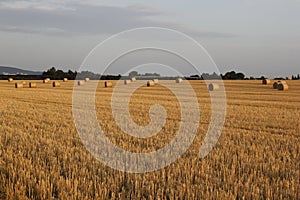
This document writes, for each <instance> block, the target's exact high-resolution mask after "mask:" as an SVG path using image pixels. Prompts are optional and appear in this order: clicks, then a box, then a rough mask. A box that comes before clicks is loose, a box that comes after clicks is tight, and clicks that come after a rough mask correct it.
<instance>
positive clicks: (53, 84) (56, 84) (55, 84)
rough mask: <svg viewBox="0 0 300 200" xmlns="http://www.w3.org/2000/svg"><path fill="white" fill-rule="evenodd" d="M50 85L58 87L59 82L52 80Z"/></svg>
mask: <svg viewBox="0 0 300 200" xmlns="http://www.w3.org/2000/svg"><path fill="white" fill-rule="evenodd" d="M52 86H53V87H60V83H59V82H57V81H54V82H53V83H52Z"/></svg>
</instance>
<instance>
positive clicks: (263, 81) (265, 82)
mask: <svg viewBox="0 0 300 200" xmlns="http://www.w3.org/2000/svg"><path fill="white" fill-rule="evenodd" d="M262 84H263V85H269V84H271V80H270V79H263V80H262Z"/></svg>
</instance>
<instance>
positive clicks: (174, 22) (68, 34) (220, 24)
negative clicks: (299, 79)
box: [0, 0, 300, 77]
mask: <svg viewBox="0 0 300 200" xmlns="http://www.w3.org/2000/svg"><path fill="white" fill-rule="evenodd" d="M299 19H300V0H226V1H224V0H212V1H202V0H193V1H192V0H186V1H183V0H152V1H146V0H132V1H128V0H110V1H102V0H85V1H79V0H74V1H72V0H42V1H34V0H31V1H26V0H23V1H18V0H7V1H6V0H4V1H3V0H2V1H0V45H1V48H0V65H2V66H17V67H20V68H23V69H29V70H41V71H43V70H46V69H48V68H49V67H51V66H56V67H57V68H61V69H64V70H67V69H78V67H79V66H80V65H81V64H82V62H83V60H84V58H85V57H86V56H87V54H88V53H89V52H90V51H91V50H92V49H93V48H94V47H95V46H96V45H97V44H98V43H100V42H101V41H103V40H105V39H106V38H107V37H109V36H111V35H113V34H116V33H118V32H120V31H124V30H128V29H131V28H137V27H147V26H155V27H165V28H172V29H175V30H178V31H181V32H183V33H185V34H187V35H189V36H191V37H193V38H194V39H195V40H197V41H198V42H199V43H200V44H202V45H203V46H204V47H205V49H206V50H207V51H208V52H209V54H210V55H211V56H212V58H213V59H214V61H215V62H216V64H217V66H218V67H219V69H220V71H221V72H222V73H223V72H226V71H228V70H236V71H241V72H244V73H245V74H246V75H247V76H252V75H253V76H258V75H266V76H270V77H274V76H278V75H282V76H290V75H292V74H298V73H300V56H299V55H300V26H299ZM93 67H94V66H92V68H91V70H93Z"/></svg>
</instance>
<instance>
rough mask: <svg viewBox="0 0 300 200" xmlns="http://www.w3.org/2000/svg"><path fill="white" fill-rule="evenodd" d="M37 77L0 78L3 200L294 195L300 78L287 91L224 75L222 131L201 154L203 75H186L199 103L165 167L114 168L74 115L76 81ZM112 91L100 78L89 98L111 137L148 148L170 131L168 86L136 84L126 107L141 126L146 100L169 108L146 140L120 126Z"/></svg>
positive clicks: (174, 107)
mask: <svg viewBox="0 0 300 200" xmlns="http://www.w3.org/2000/svg"><path fill="white" fill-rule="evenodd" d="M27 82H28V81H27ZM36 82H37V88H27V87H25V88H19V89H16V88H14V84H13V83H8V82H7V81H0V199H1V198H4V199H14V198H15V199H237V198H238V199H243V198H245V199H299V198H300V194H299V193H300V183H299V180H300V164H299V163H300V145H299V144H300V81H288V82H287V83H288V85H289V90H288V91H278V90H274V89H272V86H271V85H267V86H266V85H262V84H261V82H260V81H225V82H224V84H225V89H226V96H227V113H226V121H225V125H224V129H223V132H222V135H221V137H220V138H219V141H218V143H217V144H216V146H215V147H214V149H213V150H212V151H211V152H210V154H209V155H208V156H207V157H205V158H203V159H199V158H198V153H199V148H200V146H201V142H202V140H203V138H204V136H205V134H206V131H207V129H208V127H209V123H210V115H211V111H210V105H211V102H210V96H209V92H208V91H207V89H206V85H205V84H204V82H202V81H191V82H190V83H191V85H192V87H193V88H194V90H195V93H196V95H197V98H198V102H199V108H200V111H201V118H200V126H199V129H198V133H197V136H196V138H195V140H194V142H193V143H192V145H191V147H190V148H189V150H188V151H187V152H185V153H184V154H183V156H182V157H181V158H180V159H178V160H177V161H176V162H174V163H173V164H171V165H170V166H168V167H165V168H163V169H160V170H157V171H154V172H149V173H144V174H131V173H123V172H119V171H117V170H114V169H111V168H109V167H107V166H105V164H103V163H101V162H99V161H98V160H97V159H95V158H94V157H93V156H92V155H91V154H90V153H89V151H88V150H86V148H85V146H84V145H83V144H82V142H81V140H80V137H79V136H78V133H77V131H76V128H75V125H74V121H73V116H72V89H73V85H74V82H73V81H69V82H66V83H64V82H61V87H59V88H53V87H52V85H51V84H43V83H42V82H41V81H36ZM113 83H114V84H115V82H113ZM87 84H88V83H87ZM174 84H175V83H174ZM82 87H85V86H82ZM112 92H113V88H104V87H103V81H100V83H99V87H98V89H97V94H96V103H95V105H96V111H97V116H98V119H99V124H100V125H101V127H102V128H103V130H104V132H106V135H107V137H108V138H109V139H110V140H111V141H112V142H113V143H114V144H115V145H117V146H119V147H121V148H123V149H125V150H128V151H133V152H150V151H155V150H157V149H159V148H162V147H163V146H164V145H166V144H167V143H168V142H170V140H171V139H172V138H173V137H174V136H175V134H176V131H177V130H178V126H179V124H180V106H179V102H178V101H177V99H176V97H175V96H174V95H173V94H172V92H171V91H169V90H168V89H166V88H164V87H162V86H159V85H158V86H155V87H151V88H148V87H142V88H139V89H138V90H137V91H136V92H135V93H134V94H133V95H132V97H131V101H130V114H131V117H132V119H133V120H134V121H135V122H136V123H137V124H139V125H143V126H145V125H147V124H148V123H149V122H150V118H149V115H148V112H149V108H150V106H151V105H153V104H161V105H162V106H164V107H165V108H166V111H167V116H168V117H167V121H166V123H165V126H164V128H163V130H162V131H161V132H159V133H158V134H157V135H156V136H154V137H151V138H148V139H139V138H134V137H132V136H128V135H126V134H125V133H122V131H120V129H119V128H118V126H117V125H116V123H115V122H114V119H113V116H112V113H111V104H110V102H111V95H112Z"/></svg>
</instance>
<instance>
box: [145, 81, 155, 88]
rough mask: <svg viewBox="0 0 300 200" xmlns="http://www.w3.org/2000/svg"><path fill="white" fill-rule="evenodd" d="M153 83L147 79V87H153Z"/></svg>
mask: <svg viewBox="0 0 300 200" xmlns="http://www.w3.org/2000/svg"><path fill="white" fill-rule="evenodd" d="M154 85H155V83H154V82H153V81H147V87H153V86H154Z"/></svg>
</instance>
